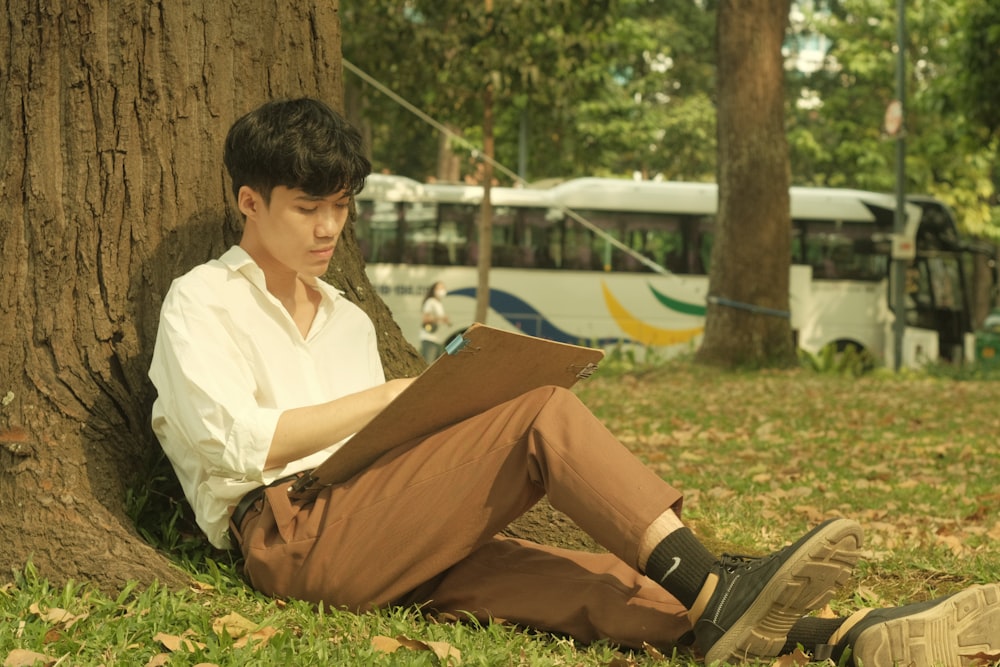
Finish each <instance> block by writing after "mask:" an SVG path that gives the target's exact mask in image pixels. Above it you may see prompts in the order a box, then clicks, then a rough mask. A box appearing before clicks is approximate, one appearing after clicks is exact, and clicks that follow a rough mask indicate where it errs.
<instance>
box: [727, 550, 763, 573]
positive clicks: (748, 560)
mask: <svg viewBox="0 0 1000 667" xmlns="http://www.w3.org/2000/svg"><path fill="white" fill-rule="evenodd" d="M760 559H761V556H745V555H743V554H725V553H724V554H722V556H720V557H719V564H720V565H721V566H722V568H723V569H724V570H726V571H727V572H735V571H736V570H742V569H746V568H747V567H749V566H750V565H752V564H753V563H755V562H757V561H759V560H760Z"/></svg>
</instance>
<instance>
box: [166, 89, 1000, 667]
mask: <svg viewBox="0 0 1000 667" xmlns="http://www.w3.org/2000/svg"><path fill="white" fill-rule="evenodd" d="M224 162H225V165H226V167H227V169H228V171H229V174H230V176H231V178H232V187H233V193H234V195H235V197H236V202H237V206H238V207H239V209H240V212H241V213H242V214H243V216H244V218H245V226H244V231H243V235H242V238H241V241H240V243H239V245H238V246H236V247H234V248H231V249H230V250H229V251H228V252H226V253H225V254H224V255H223V256H222V257H221V258H220V259H218V260H215V261H211V262H208V263H207V264H205V265H202V266H200V267H196V268H195V269H193V270H192V271H191V272H189V273H188V274H186V275H185V276H183V277H181V278H179V279H177V280H176V281H175V282H174V284H173V285H172V286H171V288H170V291H169V293H168V294H167V296H166V298H165V300H164V304H163V310H162V314H161V321H160V329H159V332H158V335H157V341H156V348H155V351H154V355H153V362H152V367H151V369H150V377H151V379H152V380H153V382H154V384H155V385H156V388H157V390H158V398H157V400H156V403H155V405H154V407H153V428H154V430H155V431H156V434H157V436H158V438H159V440H160V442H161V444H162V446H163V448H164V450H165V451H166V453H167V455H168V457H169V458H170V460H171V463H172V464H173V466H174V468H175V470H176V471H177V474H178V477H179V479H180V481H181V484H182V485H183V487H184V490H185V493H186V495H187V497H188V499H189V500H190V502H191V504H192V506H193V507H194V510H195V514H196V516H197V519H198V522H199V525H200V526H201V527H202V529H203V530H204V531H205V533H206V535H207V536H208V538H209V539H210V540H211V542H212V543H213V544H215V545H216V546H218V547H223V548H225V547H228V546H230V544H231V542H230V535H232V538H233V540H234V541H235V545H236V546H238V547H239V548H240V549H241V551H242V553H243V555H244V558H245V568H246V572H247V575H248V576H249V578H250V581H251V582H252V584H253V585H254V586H255V587H256V588H257V589H258V590H260V591H262V592H264V593H267V594H270V595H277V596H290V597H297V598H301V599H306V600H313V601H323V602H324V603H325V604H328V605H332V606H336V607H342V608H347V609H352V610H357V611H364V610H367V609H372V608H376V607H382V606H385V605H392V604H414V603H419V604H423V605H425V606H426V607H427V608H429V609H435V610H438V611H449V612H453V613H470V614H472V615H474V616H476V617H478V618H480V619H483V620H488V619H489V618H493V617H502V618H505V619H507V620H509V621H511V622H515V623H519V624H523V625H525V626H530V627H535V628H538V629H541V630H547V631H553V632H560V633H565V634H568V635H570V636H573V637H575V638H577V639H579V640H581V641H584V642H587V641H593V640H596V639H601V638H606V639H609V640H612V641H615V642H619V643H622V644H625V645H630V646H639V645H641V644H642V643H643V642H648V643H650V644H653V645H656V646H663V647H666V646H670V645H673V644H675V643H677V642H681V641H686V640H688V639H690V640H692V641H693V644H694V647H695V650H696V651H698V652H699V654H700V655H702V656H704V658H705V660H706V662H708V663H711V662H714V661H719V660H723V661H734V660H742V659H745V658H750V657H769V656H774V655H778V654H779V653H781V652H783V651H786V650H788V649H789V648H790V647H793V646H795V645H797V644H801V645H803V646H806V647H813V646H817V645H827V644H830V645H832V646H833V651H834V653H838V652H843V651H845V650H847V649H852V650H854V651H855V656H856V657H859V658H861V657H864V656H863V655H862V654H861V653H859V650H858V647H863V646H864V645H865V644H866V643H867V644H870V645H871V646H872V647H873V648H872V649H871V650H872V651H880V650H882V649H881V648H880V647H881V646H882V645H883V644H885V643H886V642H884V641H882V639H883V637H890V636H895V635H897V634H899V633H900V632H904V633H905V632H907V628H908V627H909V624H910V623H911V622H913V623H916V622H919V623H920V624H921V625H928V624H930V625H934V626H935V627H940V628H942V629H943V630H944V631H946V632H949V633H952V634H954V635H955V636H956V639H954V640H953V641H952V640H949V642H950V643H949V642H945V643H946V644H947V646H944V647H943V648H942V649H941V650H942V651H943V652H944V653H942V655H945V654H947V655H948V656H953V657H946V658H945V659H944V660H943V661H940V662H943V664H958V663H957V660H958V657H957V656H958V651H959V650H960V649H964V648H966V646H965V645H964V644H963V643H962V642H964V641H965V640H964V639H959V638H958V637H965V636H971V635H969V633H968V632H965V633H964V634H962V632H960V631H963V632H964V630H966V629H968V628H966V627H965V626H969V625H970V623H971V629H972V631H974V632H979V631H981V630H984V629H994V630H995V629H997V628H1000V619H998V618H997V613H998V609H1000V600H998V597H1000V594H998V590H997V589H998V587H979V588H973V589H969V590H968V591H964V592H963V593H961V594H959V595H958V596H956V597H955V598H952V599H949V600H947V601H936V602H934V603H931V604H930V606H928V607H920V608H907V607H901V608H898V609H892V610H879V611H878V612H874V613H872V614H869V615H867V616H865V617H863V618H861V617H858V618H854V619H853V620H852V621H850V622H849V623H844V622H843V619H817V618H811V617H807V614H808V613H809V612H810V611H812V610H813V609H816V608H817V607H819V606H821V605H823V604H824V603H825V602H826V601H827V600H828V599H829V598H830V597H831V596H832V595H833V593H834V591H835V590H836V588H837V587H838V586H840V585H842V584H843V583H844V582H845V581H846V580H847V579H848V577H849V575H850V571H851V568H852V567H853V565H854V563H855V562H856V560H857V558H858V555H859V548H860V543H861V530H860V527H859V526H858V525H857V523H855V522H853V521H850V520H846V519H836V520H832V521H828V522H826V523H824V524H822V525H820V526H817V527H816V528H814V529H813V530H812V531H810V532H809V533H807V534H806V535H805V536H804V537H802V538H801V539H799V540H798V541H796V542H795V543H794V544H792V545H790V546H788V547H786V548H784V549H782V550H780V551H778V552H776V553H774V554H772V555H771V556H768V557H766V558H760V559H738V558H731V557H723V558H721V559H719V558H716V557H715V556H714V555H712V554H711V553H709V552H708V551H707V550H706V549H705V548H704V546H702V545H701V543H700V542H699V541H698V540H697V539H696V537H695V536H694V534H693V533H692V532H691V530H690V529H688V528H687V527H686V526H685V525H684V524H683V523H682V522H681V519H680V510H681V494H680V493H679V492H678V491H677V490H676V489H674V488H672V487H671V486H670V485H668V484H667V483H666V482H664V481H663V480H662V479H660V478H659V477H657V476H656V475H655V474H653V473H652V472H651V471H650V470H648V469H647V468H646V467H645V466H643V465H642V464H641V463H640V462H639V461H638V460H637V459H635V458H634V457H633V456H632V455H631V454H630V453H629V452H628V451H627V450H626V449H625V448H624V447H623V446H622V445H621V444H620V443H618V442H617V441H616V440H615V438H614V437H613V436H612V435H611V433H609V432H608V431H607V430H606V429H605V428H604V427H603V426H602V425H601V424H600V423H599V422H598V421H597V419H596V418H595V417H594V416H593V415H592V414H591V413H590V412H589V410H587V409H586V407H584V406H583V405H582V404H581V403H580V402H579V400H577V399H576V397H575V396H574V395H573V394H572V393H571V392H569V391H567V390H563V389H558V388H553V387H547V388H542V389H538V390H535V391H532V392H529V393H527V394H525V395H524V396H521V397H520V398H518V399H515V400H513V401H510V402H508V403H505V404H503V405H500V406H497V407H496V408H493V409H491V410H488V411H486V412H485V413H483V414H481V415H478V416H476V417H473V418H471V419H469V420H466V421H464V422H461V423H459V424H457V425H455V426H453V427H449V428H446V429H443V430H442V431H439V432H437V433H434V434H432V435H430V436H427V437H425V438H419V439H417V440H414V441H411V442H401V443H398V446H397V447H395V448H394V449H393V450H392V451H390V452H389V453H387V454H385V455H383V456H382V457H381V458H380V459H378V460H377V461H376V462H375V463H374V464H372V465H371V466H369V467H368V468H367V469H365V470H364V471H362V472H361V473H359V474H357V475H356V476H355V477H353V478H352V479H350V480H349V481H347V482H345V483H343V484H338V485H335V486H332V487H326V488H324V489H322V490H321V491H320V492H319V494H318V496H317V497H315V499H310V500H309V501H301V500H295V499H292V498H290V497H289V494H288V492H287V491H288V487H289V485H290V480H291V479H294V477H295V475H296V474H298V473H301V472H303V471H306V470H309V469H311V468H313V467H315V466H316V465H318V464H319V463H320V462H322V461H323V460H325V459H326V458H327V457H329V456H330V454H331V453H332V452H334V451H336V449H337V448H338V447H339V446H340V445H342V444H343V442H345V441H346V440H347V439H348V438H349V437H350V436H351V434H353V433H355V432H357V431H358V430H359V429H360V428H361V427H362V426H364V425H365V424H366V423H367V422H368V421H370V420H371V419H372V417H373V416H374V415H376V414H377V413H378V412H379V411H380V410H382V409H383V408H384V407H385V406H386V405H387V404H388V403H389V402H390V401H392V400H393V399H394V398H395V397H396V396H398V395H399V393H400V392H401V391H402V390H403V389H405V387H406V386H407V385H408V384H409V382H410V381H411V380H408V379H401V380H393V381H390V382H386V381H385V378H384V374H383V370H382V366H381V362H380V359H379V356H378V353H377V349H376V341H375V332H374V328H373V326H372V324H371V322H370V321H369V319H368V318H367V317H366V316H365V315H364V313H362V312H361V310H360V309H358V308H357V307H356V306H354V305H352V304H351V303H350V302H348V301H347V300H346V299H344V298H343V297H342V296H341V295H340V293H339V292H338V291H337V290H335V289H334V288H332V287H331V286H329V285H327V284H326V283H324V282H323V281H322V280H320V276H322V275H323V274H324V273H325V272H326V270H327V267H328V265H329V262H330V259H331V257H332V255H333V249H334V247H335V246H336V244H337V240H338V239H339V237H340V234H341V232H342V231H343V229H344V226H345V225H346V224H347V222H348V210H349V206H350V203H351V198H352V197H353V196H354V195H355V194H356V193H357V192H359V191H360V190H361V188H362V187H363V185H364V180H365V177H366V176H367V175H368V173H369V170H370V164H369V162H368V160H367V159H366V158H365V157H364V154H363V150H362V144H361V140H360V136H359V134H358V133H357V131H356V130H354V129H353V128H351V127H350V126H349V125H348V124H347V123H346V122H345V121H344V120H343V119H342V118H341V117H340V116H339V115H337V114H336V113H335V112H333V111H332V110H331V109H329V108H328V107H327V106H326V105H324V104H322V103H321V102H318V101H315V100H310V99H300V100H291V101H279V102H272V103H268V104H265V105H263V106H261V107H260V108H258V109H256V110H254V111H252V112H250V113H249V114H247V115H246V116H244V117H243V118H241V119H239V120H238V121H237V122H236V123H235V124H234V125H233V127H232V128H231V130H230V132H229V135H228V136H227V139H226V144H225V154H224ZM544 495H547V496H548V498H549V500H550V502H551V503H552V505H553V506H554V507H556V508H557V509H560V510H562V511H563V512H565V513H566V514H567V515H568V516H569V517H570V518H572V519H573V520H574V521H575V522H576V523H577V524H578V525H580V527H581V528H583V529H584V530H586V531H587V532H588V533H589V534H590V535H591V536H592V537H594V538H595V540H597V541H598V542H599V543H600V544H602V545H603V546H604V547H606V548H607V550H608V552H609V553H606V554H592V553H579V552H574V551H569V550H563V549H556V548H551V547H545V546H541V545H537V544H533V543H530V542H527V541H523V540H513V539H504V538H501V537H498V536H497V533H499V532H500V531H501V530H502V529H503V528H504V527H505V526H507V525H508V524H509V523H510V522H511V521H513V520H514V519H515V518H516V517H518V516H519V515H520V514H522V513H523V512H524V511H526V510H527V509H528V508H530V507H531V506H532V505H533V504H534V503H535V502H537V501H538V500H539V499H540V498H541V497H542V496H544ZM959 608H961V609H962V611H963V614H962V616H961V617H960V616H959V613H958V611H957V610H958V609H959ZM960 618H961V619H962V620H959V619H960ZM859 619H860V620H859ZM969 619H972V620H971V621H970V620H969ZM963 623H964V624H965V625H964V626H963V627H959V625H961V624H963ZM837 632H840V634H839V635H838V634H835V633H837ZM996 634H998V633H996V632H994V633H992V634H991V635H989V636H990V637H992V636H994V635H996ZM886 641H889V640H886ZM989 641H991V642H996V641H1000V640H995V639H990V640H989ZM889 643H890V644H892V646H891V648H890V649H889V650H890V651H891V652H890V653H888V654H887V655H889V656H891V657H892V659H894V660H896V659H898V660H900V661H907V662H908V661H910V659H911V658H912V656H915V655H918V654H917V653H913V654H911V652H910V649H909V648H906V647H902V648H897V647H896V644H894V643H892V642H891V641H890V642H889ZM992 647H993V646H992V645H991V646H989V647H988V648H992ZM871 655H872V656H875V655H881V654H877V653H872V654H871ZM921 655H922V654H921ZM933 655H934V656H935V657H936V656H937V654H936V653H935V654H933ZM866 662H867V661H866ZM937 662H939V661H935V664H937ZM869 664H870V663H869ZM921 664H922V663H921ZM928 664H930V663H928Z"/></svg>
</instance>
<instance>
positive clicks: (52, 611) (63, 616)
mask: <svg viewBox="0 0 1000 667" xmlns="http://www.w3.org/2000/svg"><path fill="white" fill-rule="evenodd" d="M28 611H30V612H31V613H32V614H34V615H35V616H37V617H38V618H40V619H42V620H43V621H45V622H46V623H54V624H56V625H59V626H62V627H63V628H64V629H66V630H68V629H70V628H71V627H73V624H75V623H77V622H78V621H82V620H83V619H85V618H87V616H88V615H89V614H71V613H70V612H68V611H66V610H65V609H60V608H59V607H51V608H49V609H46V610H45V611H42V609H41V608H40V607H39V606H38V603H32V605H31V606H30V607H28Z"/></svg>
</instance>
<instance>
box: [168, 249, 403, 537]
mask: <svg viewBox="0 0 1000 667" xmlns="http://www.w3.org/2000/svg"><path fill="white" fill-rule="evenodd" d="M312 287H313V288H314V289H317V290H318V291H319V292H320V294H321V300H320V304H319V308H318V311H317V313H316V318H315V319H314V320H313V323H312V326H311V328H310V329H309V333H308V335H306V336H305V337H304V338H303V336H302V334H301V333H300V331H299V329H298V327H297V326H296V324H295V322H294V321H293V320H292V318H291V315H289V313H288V311H286V310H285V308H284V307H283V306H282V305H281V303H280V302H279V301H278V300H277V299H276V298H275V297H274V296H273V295H272V294H271V293H270V292H268V291H267V288H266V285H265V282H264V273H263V271H261V269H260V267H258V266H257V264H256V263H255V262H254V261H253V259H251V257H250V256H249V255H248V254H247V253H246V251H244V250H243V249H242V248H240V247H239V246H234V247H233V248H231V249H229V250H228V251H227V252H226V253H225V254H224V255H222V257H220V258H219V259H217V260H212V261H210V262H207V263H206V264H202V265H201V266H198V267H196V268H194V269H192V270H191V271H190V272H188V273H187V274H185V275H184V276H181V277H180V278H178V279H176V280H175V281H174V282H173V284H172V285H171V287H170V290H169V291H168V292H167V295H166V297H165V299H164V302H163V307H162V310H161V312H160V324H159V330H158V332H157V336H156V345H155V348H154V351H153V361H152V364H151V366H150V370H149V377H150V379H151V380H152V381H153V384H154V385H155V386H156V390H157V398H156V401H155V403H154V404H153V422H152V424H153V431H154V432H155V433H156V436H157V438H158V439H159V441H160V444H161V446H162V447H163V450H164V452H166V454H167V457H168V458H169V459H170V462H171V463H172V464H173V467H174V470H175V471H176V473H177V476H178V478H179V480H180V483H181V486H182V487H183V489H184V493H185V495H186V496H187V499H188V501H189V502H190V503H191V506H192V507H193V509H194V513H195V516H196V518H197V520H198V525H199V526H200V527H201V528H202V530H204V531H205V534H206V535H207V536H208V538H209V540H210V541H211V542H212V544H214V545H215V546H217V547H220V548H228V547H229V546H230V543H229V535H228V523H229V512H230V508H231V507H232V506H234V505H236V503H237V502H239V500H240V499H241V498H242V497H243V496H244V495H245V494H246V493H247V492H249V491H251V490H252V489H254V488H256V487H258V486H261V485H262V484H269V483H270V482H272V481H274V480H276V479H280V478H282V477H286V476H288V475H292V474H294V473H297V472H300V471H302V470H308V469H310V468H314V467H316V466H317V465H319V464H320V463H322V462H323V461H324V460H325V459H326V458H327V457H328V456H329V455H330V454H331V453H332V452H334V451H336V449H337V448H339V447H340V446H341V445H342V444H343V443H344V442H346V441H347V438H345V439H344V440H342V441H340V442H336V443H330V445H329V446H328V447H327V448H325V449H324V450H321V451H319V452H317V453H315V454H313V455H311V456H308V457H306V458H303V459H299V460H297V461H293V462H291V463H289V464H288V465H286V466H283V467H281V468H272V469H268V470H266V471H265V470H264V462H265V460H266V459H267V454H268V450H269V448H270V446H271V439H272V438H273V436H274V431H275V427H276V426H277V423H278V417H279V416H280V415H281V413H282V412H284V411H285V410H289V409H292V408H298V407H304V406H309V405H317V404H319V403H326V402H328V401H332V400H334V399H336V398H340V397H342V396H346V395H348V394H353V393H356V392H359V391H362V390H364V389H368V388H370V387H373V386H376V385H379V384H382V383H383V382H385V374H384V372H383V369H382V364H381V361H380V359H379V355H378V346H377V341H376V336H375V328H374V326H372V323H371V320H370V319H369V318H368V316H367V315H365V313H364V312H363V311H362V310H361V309H360V308H358V307H357V306H355V305H354V304H352V303H351V302H350V301H348V300H347V299H346V298H344V296H343V295H342V294H341V293H340V292H339V291H338V290H337V289H335V288H334V287H332V286H330V285H328V284H327V283H325V282H323V281H322V280H318V279H317V280H316V281H315V282H314V283H313V285H312Z"/></svg>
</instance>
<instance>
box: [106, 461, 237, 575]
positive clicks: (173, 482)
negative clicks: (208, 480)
mask: <svg viewBox="0 0 1000 667" xmlns="http://www.w3.org/2000/svg"><path fill="white" fill-rule="evenodd" d="M140 479H141V480H142V483H141V484H140V485H138V486H136V487H135V488H132V489H129V490H128V491H127V493H126V498H125V511H126V513H127V515H128V517H129V518H130V519H132V521H133V523H134V524H135V527H136V530H137V531H139V534H140V535H142V537H143V539H145V540H146V541H147V542H149V543H150V544H152V545H153V546H155V547H156V548H158V549H160V550H162V551H164V552H166V553H169V554H171V555H172V556H174V557H175V558H177V559H178V560H179V561H180V562H181V563H182V564H184V565H185V566H186V567H187V568H188V569H189V570H192V571H196V570H198V569H200V568H201V567H203V566H204V563H206V562H209V561H212V560H213V559H221V560H224V561H225V560H231V559H232V558H233V554H225V553H222V552H219V551H218V550H217V549H215V548H214V547H212V545H211V544H210V543H209V542H208V540H207V539H206V538H205V536H204V534H203V533H202V532H201V529H200V528H198V525H197V523H196V522H195V518H194V513H193V512H192V510H191V506H190V505H189V504H188V502H187V501H186V500H185V499H184V492H183V491H182V490H181V486H180V483H178V481H177V476H176V475H175V474H174V471H173V469H172V468H171V467H170V462H169V461H168V460H167V457H166V456H165V455H164V454H163V452H162V450H159V451H158V454H157V456H155V457H154V458H153V459H152V460H151V461H150V462H149V464H148V470H147V471H146V474H144V475H140Z"/></svg>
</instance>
